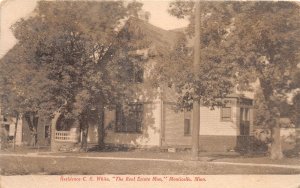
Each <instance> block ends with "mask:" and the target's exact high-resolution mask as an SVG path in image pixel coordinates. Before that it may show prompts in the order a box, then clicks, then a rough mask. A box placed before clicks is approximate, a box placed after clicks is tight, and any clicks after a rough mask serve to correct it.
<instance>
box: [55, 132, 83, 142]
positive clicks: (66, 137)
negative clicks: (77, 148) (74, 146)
mask: <svg viewBox="0 0 300 188" xmlns="http://www.w3.org/2000/svg"><path fill="white" fill-rule="evenodd" d="M55 140H57V141H64V142H77V141H78V135H77V134H76V132H71V131H56V132H55Z"/></svg>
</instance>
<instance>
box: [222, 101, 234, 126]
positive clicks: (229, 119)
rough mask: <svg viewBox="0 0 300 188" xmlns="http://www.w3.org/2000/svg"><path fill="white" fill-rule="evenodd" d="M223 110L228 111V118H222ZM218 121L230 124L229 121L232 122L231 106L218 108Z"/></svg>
mask: <svg viewBox="0 0 300 188" xmlns="http://www.w3.org/2000/svg"><path fill="white" fill-rule="evenodd" d="M224 109H229V110H230V116H229V117H227V116H226V117H224V111H223V110H224ZM225 118H226V119H225ZM220 120H221V121H222V122H230V121H232V107H231V106H227V105H225V106H221V108H220Z"/></svg>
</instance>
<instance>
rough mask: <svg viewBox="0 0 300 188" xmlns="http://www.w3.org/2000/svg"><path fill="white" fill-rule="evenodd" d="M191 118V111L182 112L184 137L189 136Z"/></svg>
mask: <svg viewBox="0 0 300 188" xmlns="http://www.w3.org/2000/svg"><path fill="white" fill-rule="evenodd" d="M191 118H192V113H191V111H185V112H184V136H190V135H191V132H192V129H191Z"/></svg>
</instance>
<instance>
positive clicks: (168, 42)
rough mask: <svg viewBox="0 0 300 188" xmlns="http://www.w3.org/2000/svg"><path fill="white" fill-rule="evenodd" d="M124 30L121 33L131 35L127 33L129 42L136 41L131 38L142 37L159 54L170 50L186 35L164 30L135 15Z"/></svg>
mask: <svg viewBox="0 0 300 188" xmlns="http://www.w3.org/2000/svg"><path fill="white" fill-rule="evenodd" d="M122 30H123V31H121V33H122V32H127V34H129V36H128V35H127V37H128V39H127V40H128V41H129V42H134V41H130V40H131V39H132V40H134V39H140V40H142V41H143V42H145V43H147V44H148V45H149V46H150V47H149V48H151V49H153V48H154V49H155V50H156V51H157V52H158V53H159V54H163V53H166V52H170V50H171V49H172V48H174V47H175V45H176V44H177V42H178V40H180V39H181V38H183V37H184V34H183V33H181V32H176V31H168V30H164V29H162V28H159V27H156V26H154V25H152V24H150V23H148V22H146V21H144V20H140V19H138V18H135V17H131V18H129V20H128V21H127V22H126V24H125V25H124V27H123V29H122Z"/></svg>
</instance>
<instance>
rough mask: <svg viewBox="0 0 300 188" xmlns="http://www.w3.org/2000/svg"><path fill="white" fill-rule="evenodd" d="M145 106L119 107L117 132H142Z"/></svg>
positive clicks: (138, 104) (129, 105) (132, 104)
mask: <svg viewBox="0 0 300 188" xmlns="http://www.w3.org/2000/svg"><path fill="white" fill-rule="evenodd" d="M143 108H144V106H143V104H142V103H131V104H128V105H122V106H121V105H119V106H118V107H117V109H116V116H117V117H116V129H115V130H116V132H131V133H140V132H142V122H143Z"/></svg>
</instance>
